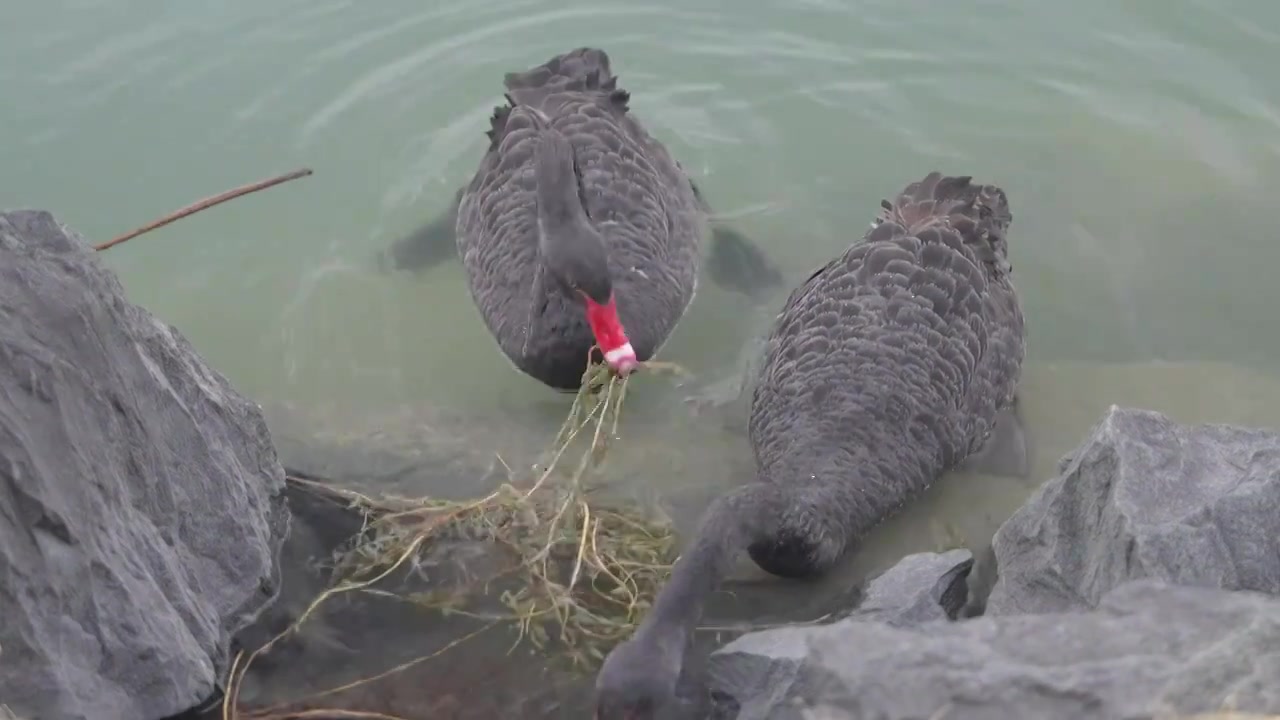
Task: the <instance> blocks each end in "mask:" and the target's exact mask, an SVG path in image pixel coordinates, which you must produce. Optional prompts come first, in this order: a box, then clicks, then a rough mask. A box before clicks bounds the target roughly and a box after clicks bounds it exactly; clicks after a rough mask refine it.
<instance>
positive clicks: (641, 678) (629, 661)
mask: <svg viewBox="0 0 1280 720" xmlns="http://www.w3.org/2000/svg"><path fill="white" fill-rule="evenodd" d="M681 655H682V654H681V653H672V652H665V651H664V650H663V648H662V646H661V645H660V644H658V643H653V642H647V641H646V640H644V639H643V638H642V637H633V638H632V639H630V640H627V641H626V642H624V643H622V644H620V645H618V646H617V647H615V648H614V649H613V651H612V652H610V653H609V656H608V657H607V658H605V661H604V664H603V665H602V666H601V667H600V672H599V673H598V674H597V675H596V689H595V716H594V717H595V720H660V719H665V718H675V717H684V716H685V713H684V712H682V709H683V706H684V703H683V702H682V701H681V700H680V699H679V698H677V697H676V684H677V682H678V681H679V678H680V672H681V669H682V668H681V664H682V656H681Z"/></svg>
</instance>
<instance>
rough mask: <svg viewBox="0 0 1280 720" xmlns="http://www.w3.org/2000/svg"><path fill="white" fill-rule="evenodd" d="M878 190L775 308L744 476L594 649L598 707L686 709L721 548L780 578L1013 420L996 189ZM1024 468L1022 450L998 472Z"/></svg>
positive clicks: (968, 455) (817, 566)
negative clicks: (599, 651)
mask: <svg viewBox="0 0 1280 720" xmlns="http://www.w3.org/2000/svg"><path fill="white" fill-rule="evenodd" d="M882 206H883V210H882V211H881V212H880V214H879V216H878V217H877V218H876V220H875V222H874V223H873V224H872V228H871V230H869V231H868V232H867V234H866V236H865V238H864V239H863V241H862V242H860V243H857V244H855V245H853V246H852V247H850V248H849V249H848V250H847V251H845V252H844V253H843V254H841V255H840V256H838V257H836V258H834V259H833V260H832V261H831V262H829V263H827V264H826V265H825V266H824V267H822V268H821V269H819V270H818V271H817V272H815V273H814V274H813V275H812V276H811V277H809V279H808V280H807V281H805V282H804V283H803V284H802V285H801V286H800V287H798V288H796V289H795V290H794V291H793V292H792V293H791V295H790V297H789V298H788V300H787V302H786V305H785V307H784V308H783V310H782V312H781V314H780V315H779V316H778V318H777V321H776V323H775V324H774V326H773V329H772V332H771V334H770V336H769V338H768V340H767V344H766V347H765V351H764V360H763V363H762V366H761V370H760V373H759V377H758V378H757V380H756V383H755V388H754V393H753V395H752V398H751V414H750V424H749V436H750V440H751V445H752V447H753V450H754V453H755V460H756V468H757V475H758V477H757V481H756V482H754V483H750V484H747V485H744V486H742V487H740V488H737V489H736V490H734V491H732V492H730V493H728V494H727V495H725V496H723V497H721V498H719V499H717V500H716V501H715V502H713V503H712V505H711V507H710V508H709V509H708V510H707V512H706V514H705V515H704V517H703V519H702V522H701V525H700V527H699V529H698V531H697V534H696V536H695V537H694V538H693V541H692V543H691V544H690V545H689V547H688V549H687V550H686V552H685V553H684V554H683V555H682V556H681V558H680V559H679V561H678V562H677V563H676V566H675V568H674V570H673V573H672V577H671V580H670V581H669V583H668V584H667V585H666V586H665V587H664V588H663V589H662V591H661V592H660V593H659V595H658V598H657V599H656V601H655V603H654V605H653V607H652V609H651V610H650V612H649V614H648V615H647V617H646V618H645V619H644V622H643V623H642V624H641V626H640V627H639V628H638V629H637V631H636V633H635V635H634V637H633V638H631V639H630V640H628V641H627V642H626V643H623V644H622V645H620V646H618V647H617V648H615V649H614V651H613V652H612V653H611V654H610V656H609V657H608V658H607V659H606V661H605V663H604V666H603V667H602V668H601V670H600V673H599V676H598V678H597V711H596V712H597V718H598V719H599V720H621V719H623V718H627V719H629V720H641V719H648V718H669V717H681V716H682V715H681V713H680V711H679V710H678V708H679V707H680V701H679V700H677V699H676V697H675V688H676V683H677V680H678V679H679V677H680V674H681V671H682V663H683V656H684V653H685V649H686V645H687V643H688V641H689V638H690V636H691V635H692V632H693V629H694V627H695V625H696V623H697V622H698V620H699V619H700V616H701V614H702V608H703V603H704V601H705V599H706V597H707V596H708V595H709V594H710V593H711V592H712V591H714V590H715V589H716V587H718V585H719V584H720V582H721V581H722V580H723V578H724V576H725V574H726V573H727V571H728V569H729V567H730V565H731V563H732V561H733V559H734V556H735V553H737V552H738V551H740V550H746V551H747V552H748V553H749V554H750V556H751V558H752V559H753V560H754V561H755V562H756V564H758V565H759V566H760V567H761V568H763V569H764V570H766V571H768V572H771V573H773V574H775V575H779V576H783V577H793V578H794V577H804V576H812V575H815V574H820V573H823V572H825V571H827V570H828V569H830V568H831V567H832V565H834V564H835V562H836V561H837V560H838V559H839V558H840V557H841V556H842V555H843V554H844V553H845V552H847V551H848V550H850V549H851V548H853V547H855V546H856V545H857V543H858V541H859V540H860V538H861V537H862V536H863V535H864V534H865V533H866V532H867V531H868V530H870V529H871V528H872V527H873V526H874V525H876V524H878V523H879V522H880V521H882V520H884V519H885V518H887V517H888V516H890V515H891V514H893V513H894V511H896V510H897V509H898V508H900V507H901V506H902V505H904V504H905V503H907V502H908V501H910V500H911V499H913V498H914V497H915V496H917V495H918V494H919V493H920V492H921V491H923V490H924V489H925V488H926V487H928V486H929V485H930V484H931V483H932V482H934V481H935V480H936V479H937V478H938V476H939V475H941V474H942V473H943V472H945V471H947V470H949V469H953V468H956V467H957V466H959V465H961V464H963V463H973V462H974V461H975V460H979V459H983V457H984V454H989V451H990V449H991V448H992V447H996V446H1005V447H1007V446H1008V445H1010V443H1007V442H1001V437H998V436H1003V435H1004V434H1015V433H1020V431H1021V429H1020V427H1018V426H1019V422H1018V418H1017V412H1016V400H1015V393H1016V389H1017V386H1018V382H1019V379H1020V376H1021V368H1022V361H1023V356H1024V326H1023V315H1022V309H1021V306H1020V302H1019V300H1018V296H1017V293H1016V291H1015V289H1014V286H1013V283H1012V277H1011V270H1012V268H1011V266H1010V264H1009V261H1008V257H1007V244H1006V240H1005V233H1006V230H1007V228H1008V226H1009V224H1010V222H1011V220H1012V216H1011V214H1010V212H1009V206H1008V202H1007V199H1006V197H1005V193H1004V191H1003V190H1001V189H1000V188H998V187H995V186H992V185H977V184H973V183H972V182H970V178H968V177H943V176H942V175H940V174H939V173H936V172H935V173H930V174H929V175H928V176H927V177H925V178H924V179H923V180H921V181H919V182H914V183H911V184H910V185H908V186H907V187H906V188H905V189H904V190H903V191H902V192H901V193H900V194H899V195H898V196H897V198H896V199H895V200H894V201H893V202H889V201H885V202H883V203H882ZM1012 445H1014V446H1019V445H1020V442H1018V441H1014V442H1012ZM987 459H991V458H987ZM1025 472H1026V468H1025V458H1023V460H1022V464H1021V466H1020V467H1019V468H1018V469H1017V470H1016V471H1015V473H1011V474H1023V473H1025Z"/></svg>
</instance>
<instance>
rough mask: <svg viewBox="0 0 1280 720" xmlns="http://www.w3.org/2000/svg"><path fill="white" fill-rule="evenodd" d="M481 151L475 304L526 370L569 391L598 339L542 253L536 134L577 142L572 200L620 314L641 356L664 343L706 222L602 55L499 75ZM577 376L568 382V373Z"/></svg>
mask: <svg viewBox="0 0 1280 720" xmlns="http://www.w3.org/2000/svg"><path fill="white" fill-rule="evenodd" d="M505 85H506V90H507V92H506V100H507V102H506V104H504V105H502V106H500V107H498V108H496V109H495V111H494V113H493V116H492V118H491V120H490V129H489V131H488V135H489V140H490V143H489V148H488V150H487V152H486V154H485V156H484V158H483V160H482V161H481V163H480V167H479V169H478V170H477V172H476V174H475V176H474V177H473V179H472V180H471V183H470V184H469V185H468V186H467V187H466V188H465V189H464V191H463V193H462V197H461V200H460V204H459V211H458V224H457V229H458V235H457V243H458V250H459V254H460V256H461V258H462V262H463V265H464V267H465V269H466V272H467V275H468V278H469V286H470V291H471V295H472V298H473V299H474V301H475V303H476V305H477V307H478V308H479V309H480V312H481V315H482V316H483V318H484V321H485V323H486V325H487V326H488V328H489V330H490V331H491V332H492V334H493V335H494V336H495V337H496V338H497V340H498V343H499V345H500V346H501V348H502V350H503V352H504V353H505V354H506V355H507V356H508V357H510V358H511V359H512V361H513V362H514V363H515V364H516V365H517V367H519V368H520V369H521V370H522V371H524V372H526V373H529V374H530V375H533V376H534V377H537V378H539V379H541V380H543V381H544V382H550V383H551V384H554V385H559V386H562V387H577V384H578V382H579V378H580V376H581V373H582V370H583V369H584V368H585V363H586V353H587V350H588V348H590V347H591V345H592V343H593V342H594V339H593V338H592V335H591V332H590V329H589V328H588V326H587V324H586V322H585V319H584V317H583V311H582V309H581V306H580V305H579V304H578V303H579V302H580V301H579V300H578V299H577V298H573V297H570V296H569V295H567V294H566V293H563V292H560V291H558V289H557V288H556V286H555V284H554V283H553V282H552V281H551V278H550V277H547V273H546V272H545V271H544V270H543V269H542V266H541V263H540V261H539V254H538V227H537V207H536V201H535V187H534V180H533V165H532V163H533V158H534V151H535V148H536V145H537V142H538V137H539V133H540V131H542V130H544V129H546V128H554V129H555V130H556V131H558V132H560V133H561V134H563V135H564V136H565V137H567V138H568V139H569V141H570V142H571V143H572V145H573V148H574V151H575V154H576V171H577V177H578V182H579V192H580V197H581V198H582V201H583V205H584V207H585V209H586V211H587V215H588V217H589V219H590V222H591V223H592V224H593V225H594V226H595V227H596V228H597V229H598V230H599V231H600V233H601V234H602V235H603V237H604V241H605V243H606V246H607V249H608V253H609V268H610V271H611V273H612V276H613V284H614V292H615V296H616V297H617V304H618V313H619V316H620V317H621V319H622V322H623V325H624V326H625V327H626V329H627V332H628V335H629V336H630V339H631V343H632V345H633V347H634V348H635V351H636V355H637V357H638V358H639V359H640V360H642V361H643V360H646V359H648V358H649V357H651V356H652V355H653V353H655V352H656V351H657V350H658V349H659V348H660V347H661V345H662V344H663V342H665V340H666V339H667V337H668V336H669V335H670V333H671V331H672V330H673V329H674V328H675V325H676V323H677V322H678V321H679V319H680V317H681V316H682V315H683V313H684V311H685V309H686V308H687V307H688V305H689V303H690V301H691V300H692V299H693V296H694V292H695V288H696V283H697V276H698V272H699V268H700V246H701V243H702V241H703V239H704V237H706V235H707V212H706V208H705V204H704V203H702V201H701V200H700V198H699V197H698V195H697V193H696V191H695V190H694V187H693V185H692V183H691V182H690V180H689V178H688V177H687V176H686V175H685V173H684V171H683V170H682V169H681V168H680V166H679V164H678V163H677V162H676V161H675V160H674V159H673V158H672V157H671V155H670V153H669V152H668V151H667V150H666V148H665V147H663V145H662V144H661V143H659V142H658V141H657V140H655V139H654V138H653V137H652V136H650V135H649V133H648V132H647V131H646V130H645V129H644V128H643V127H642V125H641V124H640V122H639V121H638V120H637V119H636V118H635V117H634V116H633V114H632V113H631V111H630V109H629V107H628V100H629V95H628V93H627V91H626V90H624V89H622V88H619V87H618V79H617V77H616V76H614V75H613V73H612V71H611V69H610V67H609V58H608V56H607V55H606V54H605V52H604V51H602V50H598V49H594V48H579V49H576V50H573V51H571V52H568V53H565V54H562V55H559V56H556V57H554V58H552V59H551V60H549V61H548V62H546V63H544V64H542V65H540V66H538V67H535V68H533V69H531V70H528V71H525V72H519V73H509V74H508V75H507V76H506V78H505ZM572 369H576V371H575V372H572V373H571V372H568V370H572Z"/></svg>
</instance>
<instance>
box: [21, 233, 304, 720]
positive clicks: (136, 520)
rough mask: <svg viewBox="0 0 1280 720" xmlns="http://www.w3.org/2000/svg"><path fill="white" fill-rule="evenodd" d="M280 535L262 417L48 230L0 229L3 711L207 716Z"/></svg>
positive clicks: (279, 494) (271, 574)
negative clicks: (192, 712) (199, 708)
mask: <svg viewBox="0 0 1280 720" xmlns="http://www.w3.org/2000/svg"><path fill="white" fill-rule="evenodd" d="M288 521H289V514H288V510H287V507H286V506H285V500H284V477H283V470H282V469H281V467H280V464H279V462H278V460H277V459H276V453H275V450H274V449H273V448H272V444H271V439H270V436H269V434H268V431H267V427H266V424H265V423H264V421H263V418H262V415H261V412H260V410H259V408H258V407H257V406H256V405H254V404H253V403H251V402H249V401H248V400H246V399H245V398H243V397H241V396H240V395H239V394H238V393H236V391H235V390H233V389H232V388H231V386H230V385H229V384H228V383H227V381H226V379H225V378H223V377H222V376H221V375H220V374H218V373H217V372H216V371H214V370H212V369H210V368H209V367H208V366H207V365H205V363H204V361H203V360H202V359H201V358H200V357H199V355H198V354H197V353H196V352H195V350H193V349H192V347H191V346H190V344H188V342H187V341H186V339H184V338H183V336H182V335H181V334H180V333H179V332H178V331H176V330H175V329H173V328H171V327H170V326H168V325H166V324H165V323H163V322H160V321H159V320H157V319H156V318H154V317H152V316H151V315H150V314H149V313H148V312H147V311H145V310H143V309H141V308H139V307H136V306H134V305H132V304H130V303H129V302H128V301H127V300H126V299H125V296H124V292H123V290H122V289H121V287H120V283H119V282H118V281H117V279H116V278H115V276H114V274H113V273H111V272H110V271H109V270H107V269H106V268H105V267H104V266H103V264H102V262H101V261H100V260H99V259H98V257H97V256H96V253H94V252H93V251H92V250H91V249H90V248H89V247H88V246H87V245H86V244H85V243H84V241H83V240H82V239H81V238H79V237H78V236H77V235H75V234H74V233H72V232H70V231H68V230H66V229H65V228H62V227H61V226H60V225H59V224H58V223H57V222H56V221H55V220H54V218H53V217H52V216H51V215H50V214H49V213H47V212H42V211H14V212H8V213H4V214H0V618H2V619H3V620H0V701H3V702H4V703H5V704H7V705H8V706H9V709H11V710H12V711H13V712H14V713H15V714H17V715H18V716H20V717H36V718H40V719H41V720H78V719H81V718H85V719H89V718H92V720H115V719H116V718H120V719H122V720H123V719H128V720H152V719H154V718H162V717H166V716H171V715H175V714H177V713H180V712H183V711H185V710H187V709H189V708H191V707H193V706H196V705H198V704H200V703H201V701H202V700H205V699H206V698H209V697H210V696H211V695H213V694H214V693H215V691H216V689H217V685H218V683H219V681H220V679H221V678H222V677H224V676H225V672H226V670H227V666H228V654H229V643H230V638H231V636H232V634H233V633H234V632H235V631H236V630H238V629H239V628H241V627H243V626H244V625H246V624H247V623H248V622H250V621H251V620H252V619H253V618H255V617H256V616H257V615H258V613H259V612H260V611H261V610H262V608H263V607H264V606H265V605H266V604H267V603H268V602H270V601H271V599H272V598H273V597H274V596H275V594H276V592H277V585H278V582H277V579H278V577H279V567H278V565H277V555H278V552H279V549H280V546H281V544H282V542H283V540H284V537H285V535H286V534H287V530H288Z"/></svg>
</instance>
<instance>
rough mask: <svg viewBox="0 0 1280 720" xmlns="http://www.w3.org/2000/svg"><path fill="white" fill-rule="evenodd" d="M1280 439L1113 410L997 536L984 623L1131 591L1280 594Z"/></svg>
mask: <svg viewBox="0 0 1280 720" xmlns="http://www.w3.org/2000/svg"><path fill="white" fill-rule="evenodd" d="M1278 509H1280V434H1277V433H1275V432H1271V431H1266V430H1257V429H1250V428H1241V427H1232V426H1226V425H1198V426H1189V425H1182V424H1178V423H1175V422H1173V421H1172V420H1170V419H1169V418H1167V417H1165V416H1164V415H1161V414H1160V413H1156V412H1150V411H1146V410H1132V409H1122V408H1119V407H1116V406H1112V407H1111V409H1110V410H1109V411H1108V413H1107V415H1106V416H1105V417H1104V418H1103V419H1102V421H1101V422H1100V423H1098V424H1097V425H1096V426H1095V427H1094V429H1093V432H1092V434H1091V436H1090V437H1089V438H1088V439H1087V440H1086V441H1085V442H1084V443H1083V444H1082V445H1081V446H1080V447H1079V448H1078V449H1077V450H1076V451H1075V452H1074V453H1072V454H1071V455H1069V456H1068V457H1067V458H1066V459H1064V461H1063V462H1062V464H1061V466H1060V470H1059V475H1058V477H1056V478H1054V479H1052V480H1050V481H1049V482H1047V483H1045V485H1044V486H1043V487H1041V488H1040V489H1039V490H1038V491H1037V492H1036V493H1035V495H1034V496H1032V498H1031V499H1030V500H1028V502H1027V503H1026V504H1025V505H1023V506H1022V508H1021V509H1019V510H1018V511H1017V512H1016V513H1015V514H1014V515H1013V517H1012V518H1010V519H1009V520H1008V522H1006V523H1005V524H1004V525H1002V526H1001V528H1000V530H999V531H998V532H997V533H996V537H995V543H994V547H995V554H996V559H997V568H998V573H999V579H998V580H997V581H996V584H995V588H994V589H993V590H992V593H991V597H990V599H989V600H988V603H987V614H989V615H1007V614H1020V613H1038V612H1057V611H1064V610H1072V609H1087V608H1091V607H1094V606H1095V605H1097V603H1098V601H1099V600H1100V599H1101V597H1102V596H1103V595H1105V594H1106V593H1107V592H1108V591H1109V590H1111V589H1112V588H1114V587H1116V586H1118V585H1120V584H1121V583H1123V582H1124V581H1126V580H1129V579H1136V578H1143V577H1154V578H1160V579H1164V580H1167V581H1169V582H1173V583H1178V584H1181V585H1195V586H1204V587H1216V588H1223V589H1227V590H1255V591H1259V592H1267V593H1272V594H1280V511H1278Z"/></svg>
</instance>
